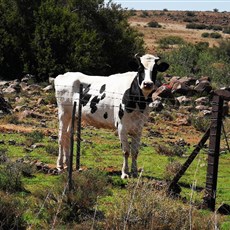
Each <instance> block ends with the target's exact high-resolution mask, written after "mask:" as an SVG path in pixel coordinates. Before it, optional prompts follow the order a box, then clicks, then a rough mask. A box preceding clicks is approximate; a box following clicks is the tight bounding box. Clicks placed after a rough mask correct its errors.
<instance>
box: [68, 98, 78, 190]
mask: <svg viewBox="0 0 230 230" xmlns="http://www.w3.org/2000/svg"><path fill="white" fill-rule="evenodd" d="M75 113H76V101H75V102H74V104H73V111H72V120H71V130H70V154H69V165H68V183H69V191H71V190H72V172H73V142H74V141H73V139H74V121H75Z"/></svg>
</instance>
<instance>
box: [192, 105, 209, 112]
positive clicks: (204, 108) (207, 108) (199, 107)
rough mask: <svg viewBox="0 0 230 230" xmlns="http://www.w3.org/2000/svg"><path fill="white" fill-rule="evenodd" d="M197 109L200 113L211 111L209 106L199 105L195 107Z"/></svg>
mask: <svg viewBox="0 0 230 230" xmlns="http://www.w3.org/2000/svg"><path fill="white" fill-rule="evenodd" d="M195 109H196V110H199V111H201V110H209V106H206V105H197V106H196V107H195Z"/></svg>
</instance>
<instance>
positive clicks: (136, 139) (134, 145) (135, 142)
mask: <svg viewBox="0 0 230 230" xmlns="http://www.w3.org/2000/svg"><path fill="white" fill-rule="evenodd" d="M140 137H141V135H134V136H132V142H131V155H132V165H131V174H132V176H133V177H135V178H136V177H137V176H138V171H137V157H138V152H139V146H140Z"/></svg>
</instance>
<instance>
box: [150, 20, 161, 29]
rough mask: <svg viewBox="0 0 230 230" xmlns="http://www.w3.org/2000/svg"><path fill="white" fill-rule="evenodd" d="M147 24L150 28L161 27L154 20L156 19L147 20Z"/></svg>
mask: <svg viewBox="0 0 230 230" xmlns="http://www.w3.org/2000/svg"><path fill="white" fill-rule="evenodd" d="M148 26H149V27H152V28H161V25H160V24H159V23H158V22H156V21H151V22H149V23H148Z"/></svg>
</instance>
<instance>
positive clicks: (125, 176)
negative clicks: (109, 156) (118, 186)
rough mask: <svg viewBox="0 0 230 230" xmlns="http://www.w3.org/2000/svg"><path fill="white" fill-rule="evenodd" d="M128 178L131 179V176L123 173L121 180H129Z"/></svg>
mask: <svg viewBox="0 0 230 230" xmlns="http://www.w3.org/2000/svg"><path fill="white" fill-rule="evenodd" d="M128 178H129V175H128V174H126V173H123V174H122V175H121V179H128Z"/></svg>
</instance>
